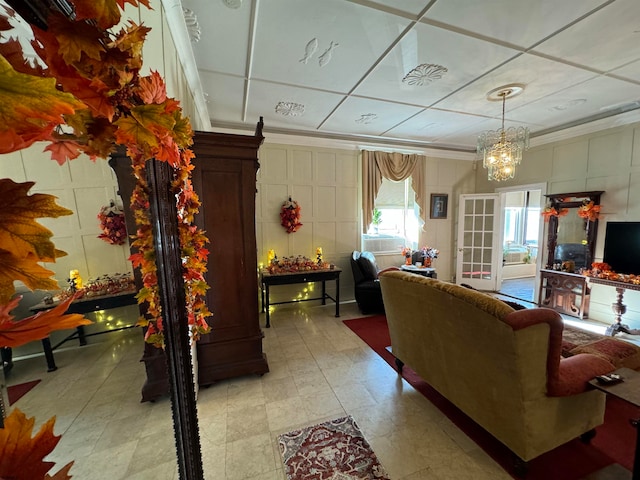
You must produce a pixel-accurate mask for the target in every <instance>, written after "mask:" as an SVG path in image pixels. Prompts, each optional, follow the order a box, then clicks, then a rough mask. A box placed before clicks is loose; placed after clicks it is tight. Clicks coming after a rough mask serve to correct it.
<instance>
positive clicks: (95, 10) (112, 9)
mask: <svg viewBox="0 0 640 480" xmlns="http://www.w3.org/2000/svg"><path fill="white" fill-rule="evenodd" d="M72 3H73V4H74V5H75V7H76V11H75V13H76V18H77V19H78V20H95V21H96V22H97V23H98V26H99V27H100V28H103V29H105V30H106V29H108V28H111V27H113V26H114V25H116V24H117V23H118V22H119V21H120V8H119V7H118V2H116V0H91V1H90V2H88V1H74V2H72Z"/></svg>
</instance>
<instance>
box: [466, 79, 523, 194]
mask: <svg viewBox="0 0 640 480" xmlns="http://www.w3.org/2000/svg"><path fill="white" fill-rule="evenodd" d="M522 90H523V87H522V86H520V85H511V86H506V87H501V88H499V89H496V90H492V91H491V92H489V93H488V94H487V98H489V100H502V128H500V129H499V130H489V131H487V132H483V133H481V134H480V135H479V136H478V146H477V158H478V159H480V158H481V159H482V165H483V167H484V168H486V169H487V171H488V178H489V181H496V182H501V181H503V180H508V179H510V178H513V177H514V176H515V173H516V166H517V165H520V162H522V152H524V151H525V150H526V149H528V148H529V129H528V128H525V127H517V128H516V127H510V128H508V129H506V130H505V128H504V107H505V102H506V99H507V97H513V96H515V95H518V94H519V93H521V92H522Z"/></svg>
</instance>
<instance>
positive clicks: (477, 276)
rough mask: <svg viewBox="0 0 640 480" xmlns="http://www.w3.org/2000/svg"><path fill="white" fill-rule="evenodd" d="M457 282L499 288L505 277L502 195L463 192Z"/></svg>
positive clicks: (459, 215) (475, 286)
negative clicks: (502, 244)
mask: <svg viewBox="0 0 640 480" xmlns="http://www.w3.org/2000/svg"><path fill="white" fill-rule="evenodd" d="M459 205H460V209H459V214H458V252H457V253H458V255H457V260H456V283H458V284H461V283H465V284H467V285H470V286H472V287H474V288H477V289H478V290H487V291H495V290H496V289H497V285H498V282H499V281H500V280H501V276H502V270H501V263H502V247H501V245H500V244H501V237H502V236H501V234H500V232H501V226H500V222H501V215H500V213H501V209H500V195H499V194H495V193H488V194H469V195H460V202H459Z"/></svg>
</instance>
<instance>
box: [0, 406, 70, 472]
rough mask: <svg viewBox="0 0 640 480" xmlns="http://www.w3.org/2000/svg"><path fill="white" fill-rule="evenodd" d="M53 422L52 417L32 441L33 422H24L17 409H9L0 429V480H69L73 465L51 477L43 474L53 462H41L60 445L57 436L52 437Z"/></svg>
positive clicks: (52, 465)
mask: <svg viewBox="0 0 640 480" xmlns="http://www.w3.org/2000/svg"><path fill="white" fill-rule="evenodd" d="M55 422H56V418H55V417H53V418H51V419H49V420H48V421H47V422H46V423H45V424H44V425H42V427H40V430H39V431H38V433H37V434H36V435H35V436H34V437H32V436H31V435H32V433H33V426H34V424H35V419H34V418H33V417H32V418H27V416H26V415H25V414H24V413H22V412H21V411H20V410H19V409H17V408H15V409H13V411H12V412H11V414H10V415H9V416H8V417H7V418H5V419H4V428H1V429H0V478H6V479H9V478H10V479H12V480H34V479H38V478H42V479H50V480H67V479H70V478H71V476H70V475H69V469H70V468H71V466H72V465H73V462H70V463H68V464H67V465H65V466H64V467H63V468H62V469H61V470H60V471H58V473H56V474H55V475H54V476H50V475H49V474H48V473H47V472H49V470H51V469H52V468H53V467H54V465H55V462H47V461H45V460H44V459H45V457H46V456H47V455H49V454H50V453H51V452H52V451H53V449H54V448H55V446H56V445H57V444H58V442H59V441H60V436H59V435H58V436H56V435H54V433H53V427H54V425H55Z"/></svg>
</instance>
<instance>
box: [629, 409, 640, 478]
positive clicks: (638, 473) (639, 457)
mask: <svg viewBox="0 0 640 480" xmlns="http://www.w3.org/2000/svg"><path fill="white" fill-rule="evenodd" d="M631 425H633V426H634V427H635V429H636V454H635V457H634V459H633V476H632V477H631V480H640V418H638V419H637V420H631Z"/></svg>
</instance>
